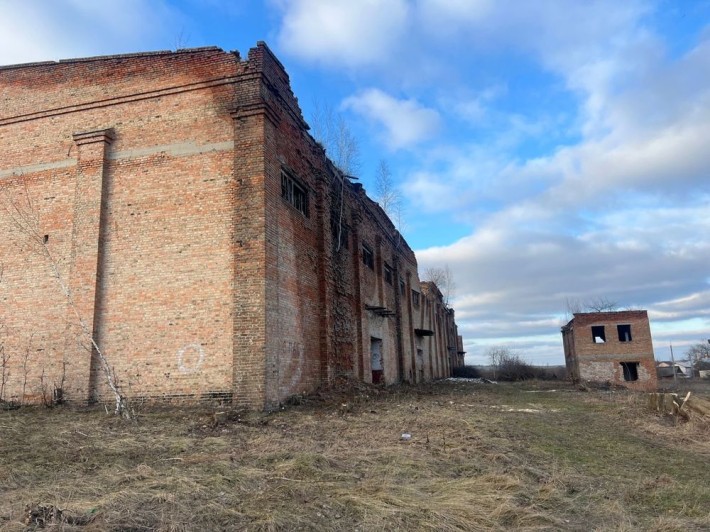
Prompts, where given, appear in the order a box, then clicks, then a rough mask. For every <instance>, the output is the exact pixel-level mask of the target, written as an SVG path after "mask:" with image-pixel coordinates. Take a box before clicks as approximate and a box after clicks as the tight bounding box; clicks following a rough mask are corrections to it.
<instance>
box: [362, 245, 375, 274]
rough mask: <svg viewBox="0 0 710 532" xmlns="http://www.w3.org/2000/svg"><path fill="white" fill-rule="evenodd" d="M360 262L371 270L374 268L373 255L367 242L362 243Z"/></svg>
mask: <svg viewBox="0 0 710 532" xmlns="http://www.w3.org/2000/svg"><path fill="white" fill-rule="evenodd" d="M362 263H363V264H364V265H365V266H367V267H368V268H370V269H371V270H374V269H375V255H373V253H372V249H370V247H369V246H368V245H367V244H363V245H362Z"/></svg>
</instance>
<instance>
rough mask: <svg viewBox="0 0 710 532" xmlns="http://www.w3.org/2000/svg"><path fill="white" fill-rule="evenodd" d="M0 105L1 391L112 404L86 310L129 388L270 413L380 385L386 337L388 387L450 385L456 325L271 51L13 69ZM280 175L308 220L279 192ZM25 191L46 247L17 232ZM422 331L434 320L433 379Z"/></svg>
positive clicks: (3, 76) (200, 52)
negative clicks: (419, 380) (316, 134)
mask: <svg viewBox="0 0 710 532" xmlns="http://www.w3.org/2000/svg"><path fill="white" fill-rule="evenodd" d="M0 102H2V106H1V107H0V109H1V111H0V189H1V190H0V192H2V195H1V196H0V197H2V198H5V200H4V201H5V205H4V207H5V208H3V209H0V253H1V255H0V257H2V262H3V271H4V274H3V279H2V280H1V281H0V298H2V301H3V307H2V310H0V313H1V314H0V319H2V320H3V322H4V324H5V325H6V332H5V333H4V335H3V336H0V341H4V342H5V347H6V352H7V353H9V354H10V358H9V359H8V360H6V363H5V364H4V371H3V373H2V374H3V375H5V378H4V379H3V380H4V382H5V386H4V393H3V395H4V397H3V399H10V398H13V399H14V400H30V399H32V398H35V399H36V398H37V397H38V396H39V395H40V394H41V393H42V391H43V390H42V388H46V389H48V390H49V391H50V392H51V389H52V388H53V387H61V388H62V389H63V391H64V393H65V398H67V399H70V400H76V401H85V400H87V399H104V398H107V397H108V396H109V395H110V394H109V390H108V388H107V385H106V379H105V375H104V373H103V371H102V369H101V363H100V360H99V358H98V357H97V356H96V353H94V354H93V355H94V356H92V353H91V346H90V345H87V344H88V343H89V342H88V337H87V336H86V334H82V333H81V331H80V327H78V324H79V320H78V319H77V317H76V315H75V313H74V309H76V311H77V312H78V314H79V316H81V319H82V320H83V322H84V323H85V325H86V328H87V330H88V331H93V337H94V338H95V340H96V342H97V343H98V345H99V347H100V349H101V350H102V352H104V353H105V355H106V357H107V358H108V360H109V362H110V364H111V366H112V371H114V372H115V374H116V376H117V378H118V380H119V382H120V384H121V385H122V386H123V389H124V391H125V392H126V393H128V395H129V396H150V397H163V396H190V397H194V396H204V395H207V396H210V395H232V396H233V398H234V400H235V401H236V402H238V403H242V404H245V405H249V406H256V407H264V406H265V407H273V406H275V405H277V404H279V403H280V402H281V401H283V400H284V399H286V398H287V397H289V396H290V395H293V394H297V393H301V392H309V391H313V390H314V389H316V388H317V387H318V386H320V385H323V384H330V383H333V382H334V381H335V379H336V377H339V376H342V375H345V376H354V377H356V378H361V379H363V380H365V381H370V380H371V378H372V372H371V367H370V339H371V337H377V338H381V339H382V341H383V348H384V352H383V355H384V363H385V365H384V380H385V381H386V382H387V383H392V382H396V381H398V380H399V379H400V378H404V379H407V380H412V379H414V378H416V376H417V375H418V374H420V375H421V376H422V377H425V378H432V377H440V376H445V375H447V374H448V371H449V361H448V357H447V355H446V347H447V340H446V338H447V336H451V334H452V331H454V332H455V327H452V324H451V323H450V322H445V321H444V320H442V319H441V316H438V315H437V316H438V317H435V314H434V313H435V305H436V303H433V306H432V305H430V306H429V307H428V308H429V311H428V312H429V314H426V311H425V310H424V306H422V307H421V309H420V310H417V309H414V308H413V307H412V303H411V289H412V288H414V289H417V290H420V288H419V280H418V276H417V265H416V258H415V257H414V254H413V253H412V251H411V250H410V249H409V247H408V246H407V244H406V242H404V241H403V239H401V237H400V236H399V235H398V233H397V232H396V230H395V228H394V226H393V225H392V223H391V221H390V220H389V219H388V218H387V216H386V215H385V214H384V212H383V211H382V210H381V209H380V208H379V207H378V206H377V205H376V204H375V203H373V202H372V201H371V200H370V199H369V198H368V197H367V196H366V195H365V193H364V191H362V189H361V187H357V186H353V185H352V184H351V183H350V182H349V180H347V179H346V178H345V177H343V176H342V174H340V173H339V172H338V171H337V170H336V169H335V168H334V167H333V165H332V164H331V163H330V162H329V161H328V160H327V159H326V157H325V154H324V151H323V149H322V148H321V147H320V146H319V145H318V144H317V143H316V142H315V141H314V140H313V139H312V137H311V136H310V135H309V133H308V127H307V125H306V123H305V122H304V121H303V118H302V116H301V111H300V109H299V106H298V101H297V99H296V98H295V96H294V95H293V93H292V92H291V88H290V85H289V79H288V75H287V74H286V72H285V70H284V68H283V66H282V65H281V64H280V63H279V62H278V60H277V59H276V58H275V57H274V56H273V54H272V53H271V52H270V51H269V50H268V48H267V47H266V46H265V45H262V44H260V45H259V46H258V47H257V48H254V49H252V50H251V51H250V52H249V56H248V59H247V61H241V60H240V59H239V57H238V56H237V55H235V54H231V53H225V52H223V51H221V50H219V49H215V48H206V49H196V50H192V51H183V52H177V53H152V54H136V55H130V56H115V57H106V58H95V59H86V60H74V61H66V62H60V63H46V64H35V65H25V66H18V67H7V68H0ZM284 170H287V171H288V172H290V174H291V175H292V176H293V177H294V178H295V179H297V180H298V182H299V183H300V184H301V185H302V186H303V187H305V189H306V190H307V194H308V197H309V212H308V215H307V216H304V214H303V213H301V212H299V211H298V210H297V209H296V208H294V206H293V205H291V204H289V203H288V202H287V201H286V200H285V199H284V198H282V193H281V174H282V172H283V171H284ZM27 196H29V197H30V198H31V201H32V208H31V209H25V211H28V212H27V213H25V214H28V215H29V218H30V219H35V218H36V219H37V220H38V226H37V228H36V230H37V232H36V235H39V242H38V243H37V242H36V243H35V245H34V247H33V246H32V245H31V241H30V239H29V238H28V235H27V234H26V231H25V232H23V231H20V230H18V229H17V227H16V224H15V223H14V222H13V220H14V218H13V214H12V205H13V202H18V203H19V204H20V205H26V200H23V198H26V197H27ZM23 201H24V203H22V202H23ZM8 209H9V210H8ZM15 218H16V216H15ZM340 220H342V225H343V227H344V228H346V229H347V230H348V231H347V232H349V234H350V236H349V240H348V246H347V248H345V247H342V246H341V247H340V248H339V247H338V243H337V239H336V238H335V237H334V234H335V233H334V231H333V228H334V227H336V226H337V225H338V223H339V222H340ZM336 221H337V223H336ZM44 235H47V238H48V240H47V242H46V246H45V244H44ZM363 241H364V242H367V243H368V244H369V246H370V247H371V248H372V249H373V251H374V252H375V271H372V270H370V269H368V268H366V267H364V266H363V264H362V256H361V244H362V242H363ZM45 249H46V250H48V251H49V252H50V253H51V257H53V260H54V261H56V265H57V267H58V271H59V277H60V279H61V280H62V281H63V282H64V283H65V284H66V285H67V286H68V287H69V289H70V290H71V299H68V298H67V297H65V296H63V295H62V292H61V290H60V288H59V285H58V284H57V283H56V282H55V280H54V279H53V277H52V271H51V265H52V262H51V261H50V260H48V258H47V256H44V255H43V251H44V250H45ZM385 262H386V263H387V264H389V265H390V266H392V268H393V269H394V277H393V283H392V284H389V283H387V282H385V279H384V264H385ZM400 276H401V277H402V278H403V279H405V282H406V290H405V293H404V294H403V295H402V294H401V293H400V292H399V277H400ZM70 301H71V303H70ZM422 303H423V300H422ZM367 306H373V307H381V308H383V309H386V310H387V311H388V312H387V313H394V314H393V315H390V316H381V315H379V314H378V313H377V312H373V311H371V310H367V308H366V307H367ZM437 308H438V310H436V312H439V313H441V306H440V305H439V307H437ZM419 322H421V323H426V324H427V326H428V327H430V328H431V329H432V330H434V329H436V336H435V337H434V338H429V339H428V342H429V345H428V347H427V348H426V350H427V351H426V353H427V356H426V357H425V358H426V360H428V361H429V362H428V366H427V367H426V368H424V367H423V363H419V362H418V361H417V359H416V346H415V337H414V333H413V328H414V327H415V326H416V324H417V323H419ZM3 339H4V340H3ZM27 353H28V354H27ZM417 365H419V367H417ZM23 389H24V396H25V397H22V396H23V393H22V390H23Z"/></svg>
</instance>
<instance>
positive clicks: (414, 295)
mask: <svg viewBox="0 0 710 532" xmlns="http://www.w3.org/2000/svg"><path fill="white" fill-rule="evenodd" d="M412 305H413V306H414V308H419V292H417V291H416V290H412Z"/></svg>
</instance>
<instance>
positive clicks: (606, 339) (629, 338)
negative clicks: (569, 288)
mask: <svg viewBox="0 0 710 532" xmlns="http://www.w3.org/2000/svg"><path fill="white" fill-rule="evenodd" d="M562 342H563V344H564V351H565V364H566V365H567V372H568V374H569V375H570V377H571V378H572V379H573V380H576V381H591V382H611V383H613V384H621V385H624V386H627V387H628V388H632V389H638V390H653V389H655V388H656V386H657V380H656V367H655V359H654V356H653V342H652V341H651V327H650V324H649V321H648V313H647V312H646V311H645V310H625V311H620V312H586V313H575V314H574V317H573V318H572V319H571V320H570V321H569V323H567V325H565V326H564V327H562Z"/></svg>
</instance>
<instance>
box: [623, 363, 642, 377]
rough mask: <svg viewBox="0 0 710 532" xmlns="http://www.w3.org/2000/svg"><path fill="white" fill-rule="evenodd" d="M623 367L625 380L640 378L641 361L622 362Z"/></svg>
mask: <svg viewBox="0 0 710 532" xmlns="http://www.w3.org/2000/svg"><path fill="white" fill-rule="evenodd" d="M620 364H621V368H622V369H623V370H624V380H625V381H637V380H639V363H638V362H621V363H620Z"/></svg>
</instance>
